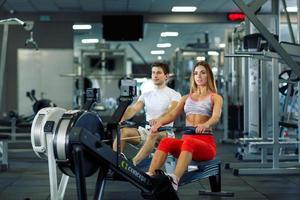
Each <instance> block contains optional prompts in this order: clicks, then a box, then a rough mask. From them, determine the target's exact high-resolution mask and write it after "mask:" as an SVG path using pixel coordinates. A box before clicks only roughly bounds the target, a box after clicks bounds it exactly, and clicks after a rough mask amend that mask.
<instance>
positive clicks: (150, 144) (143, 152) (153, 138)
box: [132, 132, 167, 165]
mask: <svg viewBox="0 0 300 200" xmlns="http://www.w3.org/2000/svg"><path fill="white" fill-rule="evenodd" d="M166 136H167V133H166V132H160V133H157V134H149V135H148V137H147V139H146V141H145V144H144V145H143V146H142V148H141V149H140V150H139V152H138V153H137V154H136V156H134V158H133V159H132V162H133V164H134V165H137V164H139V163H140V162H141V161H142V160H143V159H144V158H146V157H147V156H148V155H149V154H150V153H151V152H152V150H153V148H154V145H155V143H156V142H157V141H160V140H161V139H162V138H165V137H166Z"/></svg>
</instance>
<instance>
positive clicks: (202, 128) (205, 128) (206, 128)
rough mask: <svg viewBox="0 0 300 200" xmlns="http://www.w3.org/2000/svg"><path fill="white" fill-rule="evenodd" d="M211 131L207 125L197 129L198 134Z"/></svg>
mask: <svg viewBox="0 0 300 200" xmlns="http://www.w3.org/2000/svg"><path fill="white" fill-rule="evenodd" d="M208 129H209V126H208V125H205V124H199V125H198V126H197V127H196V133H204V132H205V131H206V130H208Z"/></svg>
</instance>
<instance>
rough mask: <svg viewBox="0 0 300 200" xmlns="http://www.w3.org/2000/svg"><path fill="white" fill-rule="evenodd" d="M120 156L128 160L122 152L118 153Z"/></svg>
mask: <svg viewBox="0 0 300 200" xmlns="http://www.w3.org/2000/svg"><path fill="white" fill-rule="evenodd" d="M120 156H121V157H122V158H124V159H125V160H128V158H127V157H126V156H125V154H124V153H120Z"/></svg>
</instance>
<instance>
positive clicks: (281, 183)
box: [0, 144, 300, 200]
mask: <svg viewBox="0 0 300 200" xmlns="http://www.w3.org/2000/svg"><path fill="white" fill-rule="evenodd" d="M235 149H236V147H235V146H234V145H233V144H218V157H219V158H220V159H221V160H222V162H223V165H224V163H228V162H231V161H235V162H236V159H235V158H234V153H235ZM9 162H10V166H9V170H8V171H6V172H0V199H1V200H24V199H30V200H46V199H48V198H49V181H48V171H47V163H46V161H41V160H40V159H38V158H37V157H36V156H35V154H34V153H33V152H30V151H28V152H10V153H9ZM95 176H96V175H95ZM95 176H94V177H91V178H88V179H87V185H88V194H89V197H90V198H89V199H92V195H93V191H94V187H95V181H96V178H95ZM199 189H201V190H203V189H209V185H208V181H207V180H202V181H200V182H196V183H191V184H188V185H185V186H183V187H181V188H179V191H178V195H179V197H180V199H184V200H188V199H243V200H246V199H256V200H257V199H278V200H279V199H280V200H281V199H284V200H287V199H293V200H294V199H300V176H299V175H293V176H280V175H276V176H233V175H232V170H227V169H226V170H225V169H224V168H222V189H223V190H224V191H232V192H234V193H235V195H234V197H211V196H210V197H208V196H198V192H197V191H198V190H199ZM76 198H77V197H76V185H75V180H74V178H71V181H70V182H69V184H68V187H67V191H66V196H65V199H76ZM104 199H107V200H108V199H110V200H113V199H115V200H122V199H128V200H129V199H130V200H132V199H143V198H142V197H141V196H140V191H139V190H138V189H136V188H135V187H134V186H132V185H130V184H129V183H126V182H119V181H113V182H112V181H108V182H107V184H106V187H105V195H104Z"/></svg>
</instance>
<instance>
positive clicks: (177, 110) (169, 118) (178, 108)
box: [151, 95, 188, 132]
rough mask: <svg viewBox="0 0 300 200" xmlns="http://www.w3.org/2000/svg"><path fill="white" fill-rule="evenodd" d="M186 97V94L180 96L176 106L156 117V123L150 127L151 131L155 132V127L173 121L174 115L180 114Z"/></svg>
mask: <svg viewBox="0 0 300 200" xmlns="http://www.w3.org/2000/svg"><path fill="white" fill-rule="evenodd" d="M187 97H188V96H187V95H185V96H183V97H181V99H180V100H179V102H178V104H177V106H176V107H175V108H174V109H172V110H171V112H169V113H166V114H165V115H163V116H162V117H160V118H158V119H157V121H156V123H155V124H154V125H153V126H152V127H151V132H156V131H157V129H158V128H159V127H161V126H162V125H165V124H168V123H170V122H172V121H174V120H175V119H176V117H178V116H179V115H180V114H181V112H182V111H183V107H184V104H185V100H186V98H187Z"/></svg>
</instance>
